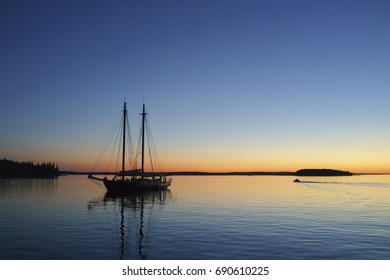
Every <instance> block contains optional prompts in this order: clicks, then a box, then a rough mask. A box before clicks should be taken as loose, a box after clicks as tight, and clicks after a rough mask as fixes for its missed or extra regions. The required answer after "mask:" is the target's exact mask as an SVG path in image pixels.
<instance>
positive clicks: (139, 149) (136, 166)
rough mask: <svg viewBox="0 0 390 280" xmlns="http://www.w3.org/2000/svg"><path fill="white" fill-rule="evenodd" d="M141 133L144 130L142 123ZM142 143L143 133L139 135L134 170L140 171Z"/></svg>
mask: <svg viewBox="0 0 390 280" xmlns="http://www.w3.org/2000/svg"><path fill="white" fill-rule="evenodd" d="M140 127H141V128H140V131H141V130H142V122H141V125H140ZM141 142H142V133H139V135H138V143H137V152H136V155H135V158H134V169H138V159H139V157H140V154H141V145H142V144H141Z"/></svg>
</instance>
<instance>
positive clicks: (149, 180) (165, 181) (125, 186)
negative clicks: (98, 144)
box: [88, 102, 172, 193]
mask: <svg viewBox="0 0 390 280" xmlns="http://www.w3.org/2000/svg"><path fill="white" fill-rule="evenodd" d="M146 115H147V113H146V112H145V104H143V108H142V113H141V116H142V124H141V169H140V170H139V169H135V170H133V171H131V172H126V170H125V168H126V166H125V155H126V127H127V126H126V120H127V108H126V102H124V105H123V118H122V119H123V138H122V171H121V172H120V173H119V174H116V175H115V176H114V178H113V179H108V178H107V177H104V178H98V177H95V176H93V175H92V174H90V175H88V178H89V179H91V180H96V181H102V182H103V183H104V186H105V187H106V189H107V191H108V192H110V193H132V192H140V191H149V190H163V189H166V188H167V187H169V186H170V185H171V183H172V178H167V177H166V176H165V175H164V174H162V173H156V172H145V121H146ZM126 174H128V175H130V176H126Z"/></svg>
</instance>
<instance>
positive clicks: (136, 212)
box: [88, 189, 172, 260]
mask: <svg viewBox="0 0 390 280" xmlns="http://www.w3.org/2000/svg"><path fill="white" fill-rule="evenodd" d="M170 201H172V194H171V191H170V190H169V189H165V190H155V191H152V190H151V191H142V192H135V193H131V194H126V195H120V194H116V193H110V192H107V193H106V194H105V196H104V198H103V199H102V200H101V201H90V202H89V203H88V208H89V209H92V208H95V207H99V206H100V207H103V208H104V209H107V210H108V209H114V211H116V212H117V211H118V212H119V213H115V214H117V215H118V216H119V217H120V220H119V221H117V220H116V221H115V223H116V226H117V227H116V229H119V236H118V237H119V254H118V255H119V256H118V258H119V259H141V260H145V259H147V251H146V250H145V243H147V242H148V237H149V235H148V232H149V231H150V228H151V226H153V224H155V222H157V221H156V218H157V217H156V216H158V213H159V212H161V211H162V210H163V208H164V205H165V204H166V203H168V202H170ZM113 232H118V231H116V230H115V231H113Z"/></svg>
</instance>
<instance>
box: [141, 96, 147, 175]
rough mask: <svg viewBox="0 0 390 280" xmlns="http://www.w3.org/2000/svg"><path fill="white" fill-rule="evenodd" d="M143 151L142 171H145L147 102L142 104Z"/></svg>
mask: <svg viewBox="0 0 390 280" xmlns="http://www.w3.org/2000/svg"><path fill="white" fill-rule="evenodd" d="M141 115H142V151H141V172H142V174H143V173H144V160H145V118H146V115H147V113H146V112H145V103H144V104H143V106H142V114H141Z"/></svg>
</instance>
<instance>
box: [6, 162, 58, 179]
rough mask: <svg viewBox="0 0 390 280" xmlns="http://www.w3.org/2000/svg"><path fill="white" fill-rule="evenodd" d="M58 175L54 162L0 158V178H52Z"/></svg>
mask: <svg viewBox="0 0 390 280" xmlns="http://www.w3.org/2000/svg"><path fill="white" fill-rule="evenodd" d="M59 175H60V171H59V170H58V165H56V164H55V163H54V162H47V163H36V164H34V163H33V162H31V161H29V162H17V161H12V160H8V159H6V158H5V159H2V160H0V178H52V177H57V176H59Z"/></svg>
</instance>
